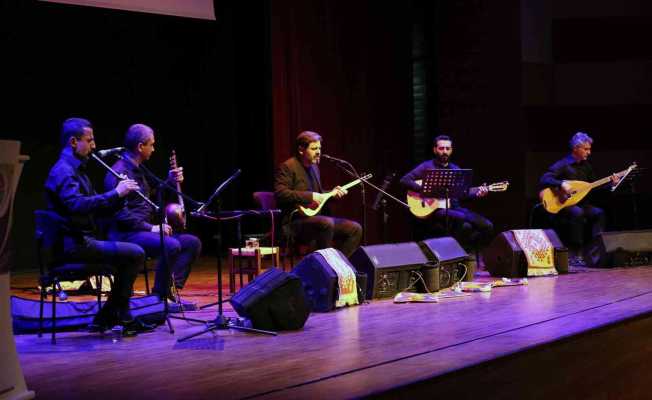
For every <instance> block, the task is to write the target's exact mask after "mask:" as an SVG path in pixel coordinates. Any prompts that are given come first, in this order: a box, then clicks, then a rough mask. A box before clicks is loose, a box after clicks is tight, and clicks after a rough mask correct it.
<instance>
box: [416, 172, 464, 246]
mask: <svg viewBox="0 0 652 400" xmlns="http://www.w3.org/2000/svg"><path fill="white" fill-rule="evenodd" d="M472 177H473V170H471V169H431V170H428V171H426V175H425V176H424V177H423V180H422V182H421V196H422V197H430V198H436V199H444V200H445V205H444V212H445V215H446V216H445V220H446V234H449V228H448V208H449V207H448V205H449V203H450V200H451V199H458V198H461V197H465V196H466V195H467V194H468V192H469V187H470V186H471V179H472Z"/></svg>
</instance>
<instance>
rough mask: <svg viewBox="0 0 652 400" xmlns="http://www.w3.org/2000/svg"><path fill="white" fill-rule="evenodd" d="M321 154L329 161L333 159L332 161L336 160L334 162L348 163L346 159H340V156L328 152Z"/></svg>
mask: <svg viewBox="0 0 652 400" xmlns="http://www.w3.org/2000/svg"><path fill="white" fill-rule="evenodd" d="M321 156H322V157H324V158H325V159H327V160H329V161H333V162H336V163H339V164H348V163H349V162H348V161H345V160H342V159H341V158H337V157H331V156H329V155H328V154H322V155H321Z"/></svg>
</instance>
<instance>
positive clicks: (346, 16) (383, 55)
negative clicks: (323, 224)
mask: <svg viewBox="0 0 652 400" xmlns="http://www.w3.org/2000/svg"><path fill="white" fill-rule="evenodd" d="M406 4H407V5H406ZM270 13H271V53H272V80H273V81H272V113H273V116H272V120H273V134H274V141H273V142H274V162H275V164H278V163H280V162H282V161H283V160H285V159H286V158H288V157H289V156H290V155H291V154H292V151H293V145H294V138H295V137H296V135H297V134H298V133H299V132H301V131H303V130H312V131H316V132H319V133H320V134H321V135H322V137H323V143H322V146H323V152H324V153H327V154H330V155H333V156H336V157H340V158H344V159H346V160H349V161H350V162H351V163H353V165H354V166H355V167H356V168H357V169H358V171H359V172H363V171H364V172H370V173H373V174H374V178H373V181H374V182H377V183H378V182H381V181H382V179H383V177H384V175H385V174H386V173H388V172H393V171H396V172H398V173H399V175H400V174H402V173H404V172H405V171H407V170H408V169H409V168H410V167H411V164H412V162H411V158H412V157H411V144H412V120H411V115H412V113H411V104H412V100H411V54H410V49H411V39H410V38H411V36H410V35H411V17H410V15H411V14H410V9H409V2H408V3H404V2H396V3H395V4H391V3H390V4H381V2H375V1H354V2H345V1H332V0H316V1H310V2H306V1H301V0H274V1H272V2H271V9H270ZM321 169H322V176H323V178H322V179H323V181H324V184H325V186H326V187H332V186H335V185H337V184H343V183H346V182H347V181H349V180H350V178H349V177H348V176H347V175H345V174H343V173H341V172H339V171H338V170H337V169H336V168H335V167H334V166H331V165H327V164H326V161H322V165H321ZM359 192H360V190H359V189H354V190H352V193H351V195H349V196H347V197H345V198H344V199H342V201H340V202H338V204H337V205H336V206H335V211H336V212H337V214H338V215H342V216H346V217H349V218H353V219H356V220H358V221H360V222H361V221H362V210H361V207H360V204H361V202H360V194H359ZM399 193H400V191H399ZM375 196H376V192H375V191H373V190H372V189H367V203H368V204H369V205H370V204H371V203H372V202H373V201H374V198H375ZM402 212H403V211H402V210H400V209H399V210H398V211H397V213H399V214H400V213H402ZM397 215H398V214H397ZM400 215H401V217H400V218H394V219H393V220H394V223H395V224H398V225H401V226H402V225H403V224H402V222H401V221H403V220H404V218H403V216H402V215H403V214H400ZM368 217H369V218H368V229H367V233H368V241H369V242H377V241H378V240H379V227H378V224H377V223H378V218H377V216H376V214H375V213H374V212H372V211H371V210H368ZM392 231H393V232H395V233H396V234H397V235H398V236H404V235H403V234H401V233H400V232H404V231H405V230H404V229H401V228H399V227H397V226H396V225H395V226H393V227H392ZM396 239H399V240H400V238H396Z"/></svg>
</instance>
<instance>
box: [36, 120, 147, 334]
mask: <svg viewBox="0 0 652 400" xmlns="http://www.w3.org/2000/svg"><path fill="white" fill-rule="evenodd" d="M61 144H62V146H63V150H62V151H61V155H60V156H59V160H58V161H57V162H56V164H54V166H53V167H52V169H50V173H49V174H48V177H47V180H46V181H45V194H46V201H47V208H48V210H49V211H51V212H54V213H56V214H57V215H59V216H60V217H62V226H61V231H63V254H62V256H63V259H64V260H65V261H67V262H90V263H94V262H101V263H109V264H111V265H112V266H114V267H115V273H114V282H113V285H112V288H111V294H110V296H109V299H108V300H107V302H106V303H105V304H104V306H103V307H102V309H101V310H100V311H99V312H98V314H97V315H96V316H95V318H94V320H93V323H92V324H91V326H90V328H91V329H92V330H102V331H103V330H105V329H110V328H111V327H113V326H114V325H118V324H119V325H122V326H123V327H124V330H123V333H124V334H126V335H131V334H135V333H137V332H139V331H143V330H147V329H151V328H152V327H149V326H146V325H145V324H141V323H140V322H139V321H136V320H135V319H134V318H133V317H132V315H131V313H130V311H129V298H130V297H131V294H132V291H133V285H134V281H135V280H136V277H137V276H138V269H139V268H140V267H141V266H142V264H143V261H144V260H145V253H144V252H143V249H141V248H140V247H139V246H137V245H135V244H132V243H124V242H120V241H119V242H109V241H102V240H97V236H98V234H99V230H98V225H97V224H96V222H97V221H96V217H100V216H101V214H102V212H110V210H111V209H115V208H118V207H120V206H121V205H122V202H123V201H124V198H125V196H127V195H129V194H131V193H132V192H134V191H135V190H138V183H137V182H135V181H134V180H132V179H125V180H122V181H120V182H116V184H115V185H114V186H113V187H111V189H110V190H108V191H107V192H106V193H102V194H97V193H96V192H95V190H94V189H93V186H92V184H91V181H90V179H89V178H88V175H86V164H87V163H88V160H89V157H90V154H91V152H92V151H93V150H94V149H95V137H94V135H93V127H92V125H91V123H90V122H89V121H88V120H85V119H82V118H68V119H67V120H65V121H64V123H63V127H62V130H61Z"/></svg>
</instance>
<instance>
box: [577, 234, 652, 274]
mask: <svg viewBox="0 0 652 400" xmlns="http://www.w3.org/2000/svg"><path fill="white" fill-rule="evenodd" d="M584 261H585V262H586V263H587V266H589V267H591V266H594V267H632V266H639V265H650V263H651V261H652V230H640V231H621V232H602V233H601V234H600V236H598V237H597V238H596V240H595V241H594V243H592V245H591V246H589V249H588V250H587V251H586V252H585V254H584Z"/></svg>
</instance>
